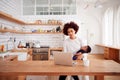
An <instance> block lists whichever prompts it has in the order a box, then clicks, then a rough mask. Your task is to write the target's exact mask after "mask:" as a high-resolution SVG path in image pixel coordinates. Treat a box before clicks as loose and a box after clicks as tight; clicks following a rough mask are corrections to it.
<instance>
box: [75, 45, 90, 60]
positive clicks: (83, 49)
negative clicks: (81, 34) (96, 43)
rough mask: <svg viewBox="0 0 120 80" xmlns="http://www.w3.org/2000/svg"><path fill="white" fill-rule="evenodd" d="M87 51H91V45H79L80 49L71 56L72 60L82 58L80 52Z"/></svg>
mask: <svg viewBox="0 0 120 80" xmlns="http://www.w3.org/2000/svg"><path fill="white" fill-rule="evenodd" d="M89 52H91V47H90V46H89V45H87V46H84V47H81V49H80V50H79V51H77V53H76V54H75V55H74V56H73V60H77V59H82V54H84V53H89Z"/></svg>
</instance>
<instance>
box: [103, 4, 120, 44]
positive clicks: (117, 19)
mask: <svg viewBox="0 0 120 80" xmlns="http://www.w3.org/2000/svg"><path fill="white" fill-rule="evenodd" d="M103 43H104V44H108V45H117V46H120V6H119V7H112V8H108V9H107V10H106V12H105V15H104V19H103Z"/></svg>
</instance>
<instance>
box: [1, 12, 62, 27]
mask: <svg viewBox="0 0 120 80" xmlns="http://www.w3.org/2000/svg"><path fill="white" fill-rule="evenodd" d="M0 18H3V19H6V20H8V21H12V22H15V23H18V24H22V25H62V24H52V23H51V24H50V23H41V24H38V23H26V22H24V21H21V20H19V19H16V18H14V17H12V16H11V15H9V14H7V13H4V12H1V11H0Z"/></svg>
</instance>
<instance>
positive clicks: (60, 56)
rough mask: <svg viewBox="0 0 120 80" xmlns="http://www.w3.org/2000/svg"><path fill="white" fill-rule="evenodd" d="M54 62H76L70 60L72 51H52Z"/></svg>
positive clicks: (67, 64)
mask: <svg viewBox="0 0 120 80" xmlns="http://www.w3.org/2000/svg"><path fill="white" fill-rule="evenodd" d="M53 56H54V63H55V64H57V65H65V66H73V65H75V64H76V63H75V62H74V61H73V60H72V57H73V54H72V53H65V52H54V53H53Z"/></svg>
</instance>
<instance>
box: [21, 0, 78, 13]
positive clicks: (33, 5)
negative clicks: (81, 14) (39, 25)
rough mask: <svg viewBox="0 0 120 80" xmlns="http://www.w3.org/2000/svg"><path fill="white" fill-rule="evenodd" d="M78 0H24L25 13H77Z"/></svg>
mask: <svg viewBox="0 0 120 80" xmlns="http://www.w3.org/2000/svg"><path fill="white" fill-rule="evenodd" d="M75 14H76V0H23V15H75Z"/></svg>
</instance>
